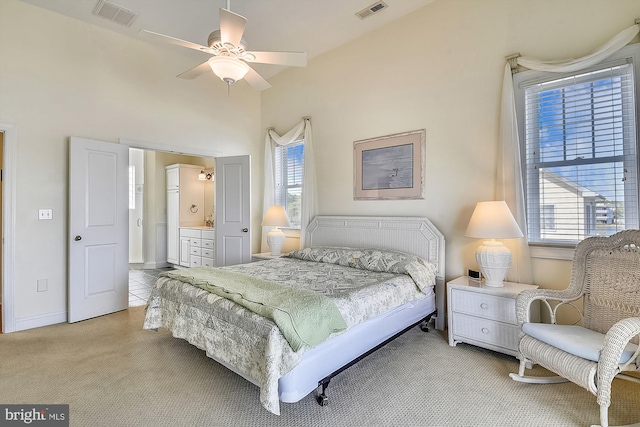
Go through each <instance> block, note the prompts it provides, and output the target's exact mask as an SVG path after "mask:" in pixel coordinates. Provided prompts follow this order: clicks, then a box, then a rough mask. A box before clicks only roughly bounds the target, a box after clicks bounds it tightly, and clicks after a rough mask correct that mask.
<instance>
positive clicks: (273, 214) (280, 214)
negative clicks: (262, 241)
mask: <svg viewBox="0 0 640 427" xmlns="http://www.w3.org/2000/svg"><path fill="white" fill-rule="evenodd" d="M262 225H266V226H274V227H291V223H290V222H289V217H288V216H287V211H286V210H284V206H276V205H273V206H271V207H270V208H269V210H268V211H267V213H266V214H265V215H264V219H263V220H262Z"/></svg>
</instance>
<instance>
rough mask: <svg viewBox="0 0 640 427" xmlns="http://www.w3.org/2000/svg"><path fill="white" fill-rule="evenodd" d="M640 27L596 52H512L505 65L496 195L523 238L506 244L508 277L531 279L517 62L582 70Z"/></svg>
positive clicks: (558, 69) (619, 46)
mask: <svg viewBox="0 0 640 427" xmlns="http://www.w3.org/2000/svg"><path fill="white" fill-rule="evenodd" d="M639 31H640V25H639V24H636V25H633V26H631V27H629V28H627V29H626V30H624V31H622V32H620V33H619V34H617V35H616V36H615V37H614V38H612V39H611V40H609V41H608V42H607V43H605V44H604V45H602V46H601V47H600V48H598V49H597V50H596V51H595V52H593V53H591V54H589V55H586V56H583V57H582V58H578V59H564V60H555V61H541V60H539V59H535V58H529V57H525V56H519V55H515V56H511V57H509V58H508V59H509V63H508V64H507V65H506V67H505V69H504V79H503V82H502V106H501V108H502V109H501V114H500V135H499V140H498V145H499V148H498V176H497V180H496V197H497V198H498V199H502V200H505V201H506V202H507V205H509V208H510V209H511V212H512V213H513V215H514V217H515V218H516V221H517V222H518V225H519V226H520V229H521V230H522V233H523V234H524V236H525V237H524V239H517V240H516V239H513V240H511V241H508V242H507V246H508V247H509V248H510V249H511V251H512V253H513V264H512V267H511V270H510V271H509V274H507V280H509V281H512V282H522V283H532V274H531V258H530V256H529V245H528V239H527V217H526V210H525V209H526V205H525V201H524V187H523V182H522V170H521V168H522V163H521V157H520V141H519V138H518V125H517V121H516V104H515V100H514V91H513V79H512V72H515V71H516V69H517V66H518V65H521V66H523V67H526V68H528V69H531V70H537V71H547V72H554V73H565V72H575V71H580V70H583V69H585V68H588V67H591V66H593V65H595V64H598V63H600V62H602V61H604V60H605V59H606V58H608V57H609V56H611V55H612V54H614V53H616V52H617V51H619V50H620V49H622V48H623V47H624V46H626V45H627V44H628V43H629V42H630V41H631V40H633V38H634V37H635V36H636V35H637V34H638V32H639Z"/></svg>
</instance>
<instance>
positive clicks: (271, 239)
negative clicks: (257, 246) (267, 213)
mask: <svg viewBox="0 0 640 427" xmlns="http://www.w3.org/2000/svg"><path fill="white" fill-rule="evenodd" d="M286 239H287V237H286V236H285V235H284V233H283V232H282V230H280V229H279V228H278V227H274V228H273V229H272V230H271V231H269V232H268V233H267V244H268V245H269V248H271V255H272V256H280V255H281V254H282V253H281V252H280V251H281V250H282V245H284V241H285V240H286Z"/></svg>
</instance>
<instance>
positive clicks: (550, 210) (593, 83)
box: [523, 62, 638, 244]
mask: <svg viewBox="0 0 640 427" xmlns="http://www.w3.org/2000/svg"><path fill="white" fill-rule="evenodd" d="M523 89H524V102H525V105H524V108H525V150H524V155H525V157H526V161H525V187H526V188H525V192H526V199H527V217H528V218H527V220H528V227H529V229H528V232H529V241H530V242H540V243H551V244H554V243H555V244H575V243H577V242H579V241H580V240H582V239H584V238H586V237H589V236H595V235H603V236H607V235H611V234H614V233H616V232H618V231H620V230H624V229H628V228H638V176H637V157H636V150H637V148H636V147H637V141H636V130H635V128H636V114H635V92H634V75H633V65H632V64H631V63H626V62H623V63H621V64H618V65H615V66H608V67H605V68H602V69H598V70H595V71H590V72H585V73H581V74H576V75H574V76H570V77H563V78H560V79H558V78H557V77H556V78H555V79H554V80H548V81H538V82H535V83H532V84H525V86H524V88H523Z"/></svg>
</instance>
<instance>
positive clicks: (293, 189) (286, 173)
mask: <svg viewBox="0 0 640 427" xmlns="http://www.w3.org/2000/svg"><path fill="white" fill-rule="evenodd" d="M274 159H275V168H274V173H275V193H276V194H275V196H276V205H280V206H284V208H285V209H286V211H287V214H288V216H289V221H290V222H291V226H292V227H294V228H300V222H301V213H302V176H303V171H304V140H301V141H299V142H294V143H292V144H289V145H286V146H285V145H278V146H276V150H275V153H274Z"/></svg>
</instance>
